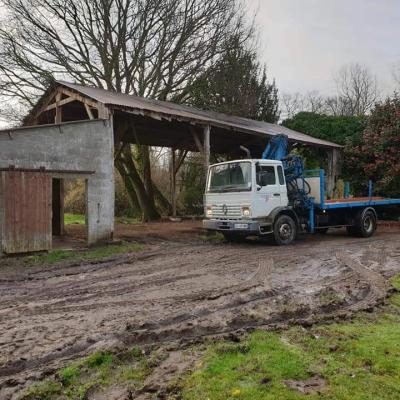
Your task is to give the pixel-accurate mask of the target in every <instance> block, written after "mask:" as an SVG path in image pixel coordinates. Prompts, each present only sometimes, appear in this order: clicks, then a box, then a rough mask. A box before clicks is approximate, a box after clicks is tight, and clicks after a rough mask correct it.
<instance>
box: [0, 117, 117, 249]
mask: <svg viewBox="0 0 400 400" xmlns="http://www.w3.org/2000/svg"><path fill="white" fill-rule="evenodd" d="M10 165H14V166H15V167H16V168H27V169H38V168H41V167H44V168H45V169H46V170H59V171H66V170H67V171H77V172H79V171H94V174H88V175H84V174H79V173H77V175H74V177H79V178H83V179H87V209H86V213H87V220H88V243H89V244H95V243H96V242H99V241H102V240H108V239H111V238H112V237H113V232H114V196H115V194H114V133H113V124H112V120H94V121H81V122H72V123H64V124H61V125H46V126H34V127H28V128H21V129H14V130H8V131H0V168H8V167H9V166H10ZM62 176H63V175H62V173H59V174H57V177H62ZM65 177H66V178H67V177H68V176H67V175H66V176H65ZM0 231H1V230H0ZM0 243H1V238H0ZM0 251H1V249H0Z"/></svg>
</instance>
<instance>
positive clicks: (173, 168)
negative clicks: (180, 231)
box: [170, 149, 176, 217]
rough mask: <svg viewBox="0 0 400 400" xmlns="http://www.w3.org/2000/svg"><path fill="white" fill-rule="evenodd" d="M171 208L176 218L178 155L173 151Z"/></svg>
mask: <svg viewBox="0 0 400 400" xmlns="http://www.w3.org/2000/svg"><path fill="white" fill-rule="evenodd" d="M170 170H171V206H172V216H173V217H176V153H175V149H171V167H170Z"/></svg>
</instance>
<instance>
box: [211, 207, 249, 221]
mask: <svg viewBox="0 0 400 400" xmlns="http://www.w3.org/2000/svg"><path fill="white" fill-rule="evenodd" d="M212 215H213V218H217V219H240V218H241V217H242V208H241V206H236V205H228V204H218V205H213V206H212Z"/></svg>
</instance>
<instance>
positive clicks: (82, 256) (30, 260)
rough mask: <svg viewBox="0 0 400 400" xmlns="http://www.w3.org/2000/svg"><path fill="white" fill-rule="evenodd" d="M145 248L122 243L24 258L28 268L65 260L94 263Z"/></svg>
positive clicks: (136, 244) (55, 251) (130, 243)
mask: <svg viewBox="0 0 400 400" xmlns="http://www.w3.org/2000/svg"><path fill="white" fill-rule="evenodd" d="M142 249H143V246H142V245H140V244H138V243H135V242H122V243H121V244H118V245H117V244H110V245H106V246H101V247H94V248H91V249H87V250H52V251H50V252H48V253H42V254H35V255H31V256H27V257H24V259H23V260H24V263H25V265H26V266H33V265H51V264H55V263H57V262H60V261H63V260H70V261H94V260H100V259H102V258H106V257H110V256H113V255H116V254H126V253H133V252H137V251H141V250H142Z"/></svg>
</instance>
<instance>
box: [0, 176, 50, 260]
mask: <svg viewBox="0 0 400 400" xmlns="http://www.w3.org/2000/svg"><path fill="white" fill-rule="evenodd" d="M51 183H52V182H51V177H50V176H48V175H46V174H44V173H41V172H22V171H3V172H1V180H0V196H2V202H1V203H2V208H3V227H2V229H3V235H2V237H3V251H4V252H5V253H8V254H13V253H27V252H32V251H41V250H49V249H51V244H52V233H51V213H52V209H51V204H52V185H51Z"/></svg>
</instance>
